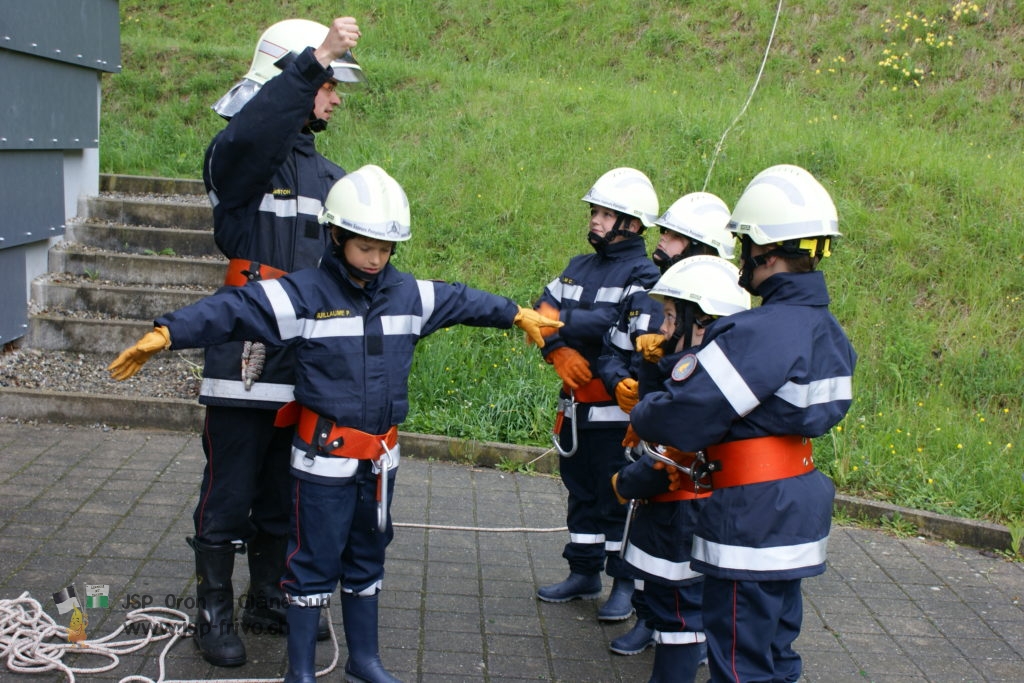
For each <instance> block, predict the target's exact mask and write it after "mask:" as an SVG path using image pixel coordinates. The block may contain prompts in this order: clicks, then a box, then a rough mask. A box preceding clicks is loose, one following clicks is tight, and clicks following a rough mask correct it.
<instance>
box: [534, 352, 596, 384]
mask: <svg viewBox="0 0 1024 683" xmlns="http://www.w3.org/2000/svg"><path fill="white" fill-rule="evenodd" d="M546 360H547V362H549V363H551V364H552V365H554V366H555V372H557V373H558V376H559V377H561V378H562V381H563V382H565V385H566V386H567V387H569V388H570V389H579V388H580V387H582V386H583V385H584V384H586V383H587V382H589V381H590V380H592V379H593V378H594V376H593V375H592V374H590V363H588V362H587V359H586V358H584V357H583V354H581V353H580V352H579V351H576V350H575V349H570V348H569V347H568V346H561V347H559V348H557V349H555V350H554V351H552V352H551V353H549V354H548V355H547V358H546Z"/></svg>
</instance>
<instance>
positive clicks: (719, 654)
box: [702, 576, 803, 683]
mask: <svg viewBox="0 0 1024 683" xmlns="http://www.w3.org/2000/svg"><path fill="white" fill-rule="evenodd" d="M702 610H703V616H704V632H705V633H706V634H707V638H708V668H709V671H710V673H711V680H712V681H713V682H714V683H740V682H742V683H759V682H764V683H767V682H769V681H770V682H772V683H781V682H783V681H787V682H788V681H797V680H799V678H800V673H801V668H802V665H801V661H800V655H798V654H797V653H796V652H795V651H794V650H793V641H795V640H796V637H797V636H798V635H800V625H801V623H802V622H803V597H802V595H801V593H800V579H793V580H791V581H732V580H727V579H716V578H714V577H711V576H706V577H704V596H703V600H702Z"/></svg>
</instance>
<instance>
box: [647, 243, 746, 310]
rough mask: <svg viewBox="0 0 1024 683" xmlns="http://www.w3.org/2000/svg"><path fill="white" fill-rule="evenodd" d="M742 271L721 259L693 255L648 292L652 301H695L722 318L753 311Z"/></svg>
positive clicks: (671, 269)
mask: <svg viewBox="0 0 1024 683" xmlns="http://www.w3.org/2000/svg"><path fill="white" fill-rule="evenodd" d="M739 274H740V271H739V269H738V268H737V267H736V266H735V265H733V264H732V262H730V261H727V260H726V259H724V258H722V257H720V256H711V255H701V256H691V257H689V258H686V259H683V260H682V261H680V262H679V263H676V264H675V265H674V266H672V267H671V268H669V269H668V270H666V271H665V273H664V275H662V276H661V278H660V279H659V280H658V282H657V283H656V284H655V285H654V287H652V288H651V291H650V292H649V294H650V296H651V298H652V299H655V300H657V301H664V300H665V299H666V298H668V299H677V300H680V301H692V302H694V303H695V304H697V306H698V307H699V308H700V309H701V310H702V311H704V313H706V314H707V315H713V316H723V315H732V314H733V313H739V312H740V311H745V310H747V309H749V308H750V294H749V293H748V292H747V291H746V290H744V289H743V288H741V287H740V286H739V284H737V281H738V280H739Z"/></svg>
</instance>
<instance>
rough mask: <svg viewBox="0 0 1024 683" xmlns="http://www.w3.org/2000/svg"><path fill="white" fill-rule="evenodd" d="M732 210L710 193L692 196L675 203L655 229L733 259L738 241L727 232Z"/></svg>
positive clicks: (686, 196) (658, 221)
mask: <svg viewBox="0 0 1024 683" xmlns="http://www.w3.org/2000/svg"><path fill="white" fill-rule="evenodd" d="M728 223H729V207H728V206H727V205H726V203H725V202H723V201H722V200H721V199H719V198H718V197H716V196H715V195H713V194H711V193H710V192H691V193H690V194H686V195H683V196H682V197H680V198H679V199H677V200H676V201H675V203H674V204H672V206H670V207H668V210H667V211H665V213H663V214H662V215H661V217H660V218H658V220H656V221H654V224H655V225H658V226H660V227H662V228H666V229H668V230H671V231H672V232H676V233H679V234H680V235H682V236H684V237H689V238H690V239H691V240H696V241H697V242H701V243H703V244H707V245H709V246H712V247H714V248H715V249H716V250H717V251H718V255H719V256H721V257H722V258H727V259H731V258H732V257H733V252H734V247H735V245H736V238H735V236H733V234H732V233H731V232H729V231H728V230H727V229H726V225H727V224H728Z"/></svg>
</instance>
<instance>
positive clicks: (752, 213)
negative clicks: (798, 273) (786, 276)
mask: <svg viewBox="0 0 1024 683" xmlns="http://www.w3.org/2000/svg"><path fill="white" fill-rule="evenodd" d="M728 229H729V231H730V232H732V233H734V234H735V235H736V236H737V237H742V236H744V235H747V236H749V237H750V239H751V241H752V242H754V244H760V245H765V244H777V243H782V242H790V243H793V244H794V245H795V246H797V248H799V249H801V250H806V251H808V252H810V253H812V254H814V253H815V244H816V243H819V242H821V243H824V253H823V254H821V255H824V256H828V243H829V242H831V238H833V237H839V236H840V232H839V218H838V216H837V214H836V205H835V204H834V203H833V202H832V197H830V196H829V193H828V191H827V190H826V189H825V188H824V187H822V185H821V183H819V182H818V181H817V180H816V179H815V178H814V176H812V175H811V174H810V173H808V172H807V171H805V170H804V169H802V168H800V167H799V166H793V165H790V164H780V165H778V166H772V167H770V168H766V169H765V170H763V171H761V172H760V173H758V174H757V175H756V176H754V179H753V180H751V181H750V184H748V185H747V188H746V189H745V190H743V194H742V195H740V198H739V201H737V202H736V206H735V207H734V208H733V211H732V216H731V218H730V219H729V226H728ZM816 238H822V239H821V240H818V239H816Z"/></svg>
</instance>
